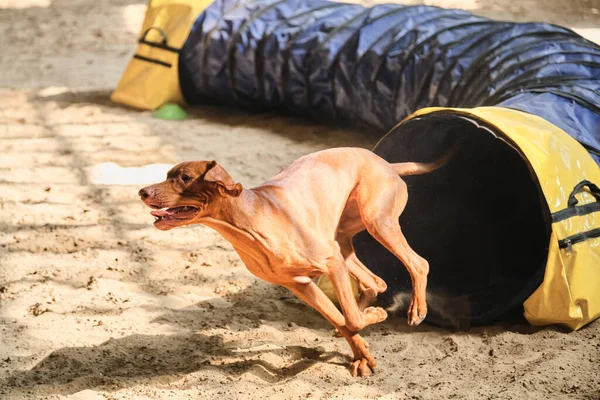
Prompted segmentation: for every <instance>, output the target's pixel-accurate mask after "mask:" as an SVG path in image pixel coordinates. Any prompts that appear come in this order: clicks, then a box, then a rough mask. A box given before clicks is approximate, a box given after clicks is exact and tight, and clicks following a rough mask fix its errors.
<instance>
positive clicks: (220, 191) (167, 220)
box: [138, 161, 242, 230]
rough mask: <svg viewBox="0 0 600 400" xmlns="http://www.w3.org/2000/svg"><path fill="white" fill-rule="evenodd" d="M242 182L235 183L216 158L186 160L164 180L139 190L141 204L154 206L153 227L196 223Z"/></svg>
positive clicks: (234, 194)
mask: <svg viewBox="0 0 600 400" xmlns="http://www.w3.org/2000/svg"><path fill="white" fill-rule="evenodd" d="M241 193H242V185H241V184H240V183H236V182H235V181H234V180H233V179H232V178H231V176H229V174H228V173H227V171H225V169H224V168H223V167H221V166H220V165H219V164H217V162H216V161H188V162H183V163H180V164H177V165H176V166H174V167H173V168H172V169H171V170H170V171H169V172H168V173H167V179H166V180H165V181H164V182H161V183H157V184H155V185H151V186H148V187H145V188H143V189H141V190H140V191H139V192H138V194H139V196H140V198H141V199H142V201H143V202H144V204H146V205H147V206H148V207H150V208H153V209H155V211H152V212H150V214H152V215H153V216H154V217H155V221H154V226H155V227H157V228H158V229H161V230H169V229H172V228H176V227H178V226H185V225H190V224H194V223H197V222H198V221H199V219H200V218H202V217H203V216H205V215H206V214H207V211H208V210H209V209H210V205H211V203H213V202H214V200H215V199H217V198H219V197H237V196H239V195H240V194H241Z"/></svg>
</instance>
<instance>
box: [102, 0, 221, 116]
mask: <svg viewBox="0 0 600 400" xmlns="http://www.w3.org/2000/svg"><path fill="white" fill-rule="evenodd" d="M211 3H212V0H150V1H149V3H148V9H147V11H146V16H145V18H144V23H143V25H142V30H141V33H140V39H139V42H138V47H137V50H136V53H135V55H134V57H133V58H132V59H131V61H130V62H129V64H128V65H127V68H126V69H125V72H124V73H123V76H122V77H121V80H120V81H119V84H118V85H117V88H116V89H115V90H114V92H113V93H112V95H111V100H112V101H114V102H116V103H121V104H124V105H127V106H130V107H134V108H140V109H145V110H154V109H156V108H158V107H160V106H162V105H163V104H165V103H178V104H181V105H183V104H184V99H183V96H182V94H181V89H180V87H179V74H178V62H179V50H180V49H181V47H182V46H183V44H184V43H185V40H186V39H187V37H188V34H189V32H190V29H191V27H192V25H193V24H194V21H195V20H196V18H197V17H198V15H200V13H201V12H202V11H204V9H205V8H206V7H207V6H208V5H210V4H211Z"/></svg>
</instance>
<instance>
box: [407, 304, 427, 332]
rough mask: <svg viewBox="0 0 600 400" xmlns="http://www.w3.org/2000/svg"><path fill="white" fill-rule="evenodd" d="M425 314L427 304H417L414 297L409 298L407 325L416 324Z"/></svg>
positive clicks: (421, 320)
mask: <svg viewBox="0 0 600 400" xmlns="http://www.w3.org/2000/svg"><path fill="white" fill-rule="evenodd" d="M426 316H427V305H426V304H425V305H423V306H419V305H417V302H416V301H415V299H414V298H413V299H411V301H410V306H409V307H408V325H410V326H417V325H419V324H420V323H421V322H423V320H424V319H425V317H426Z"/></svg>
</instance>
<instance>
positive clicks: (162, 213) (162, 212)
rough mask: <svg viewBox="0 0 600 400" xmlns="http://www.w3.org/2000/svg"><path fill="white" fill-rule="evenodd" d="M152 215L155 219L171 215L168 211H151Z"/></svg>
mask: <svg viewBox="0 0 600 400" xmlns="http://www.w3.org/2000/svg"><path fill="white" fill-rule="evenodd" d="M150 215H153V216H155V217H164V216H165V215H169V212H168V211H167V210H156V211H150Z"/></svg>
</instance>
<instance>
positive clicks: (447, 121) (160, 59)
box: [112, 0, 600, 329]
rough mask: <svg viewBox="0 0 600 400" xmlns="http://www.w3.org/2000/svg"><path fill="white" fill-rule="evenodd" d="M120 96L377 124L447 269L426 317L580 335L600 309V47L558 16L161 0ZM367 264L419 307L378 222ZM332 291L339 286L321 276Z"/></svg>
mask: <svg viewBox="0 0 600 400" xmlns="http://www.w3.org/2000/svg"><path fill="white" fill-rule="evenodd" d="M112 100H113V101H115V102H118V103H122V104H125V105H128V106H132V107H136V108H140V109H148V110H153V109H156V108H158V107H160V106H161V105H163V104H166V103H179V104H182V105H202V104H220V105H224V106H235V107H240V106H241V107H245V108H248V109H252V110H256V111H261V110H269V111H273V110H276V111H281V112H285V113H293V114H297V115H301V116H307V117H311V118H318V119H319V120H327V121H333V122H335V121H339V122H343V123H347V122H348V121H353V122H354V123H357V124H360V125H362V126H364V130H365V132H368V133H367V134H369V135H373V134H376V135H382V134H383V133H385V132H386V131H389V132H388V133H387V134H386V135H385V136H384V137H383V138H382V139H381V141H380V142H379V143H378V144H377V146H376V147H375V149H374V151H375V152H376V153H377V154H379V155H380V156H382V157H383V158H385V159H386V160H388V161H390V162H401V161H432V160H434V159H436V158H437V157H439V155H440V154H442V153H443V152H444V151H445V150H446V149H447V147H448V146H449V145H451V143H453V141H454V140H457V139H460V140H461V146H460V150H459V152H458V153H457V154H456V155H455V156H454V157H453V159H452V160H450V162H449V163H448V164H447V165H445V166H444V167H442V168H441V169H439V170H437V171H434V172H433V173H431V174H427V175H420V176H411V177H406V182H407V183H408V188H409V189H408V190H409V202H408V205H407V208H406V210H405V211H404V212H403V214H402V216H401V217H400V224H401V227H402V228H403V231H404V233H405V235H406V237H407V239H408V241H409V243H410V244H411V246H412V247H413V248H414V249H415V251H417V253H419V254H420V255H421V256H423V257H424V258H426V259H427V260H428V261H429V263H430V273H429V284H428V304H429V309H430V313H429V315H428V318H427V321H429V322H432V323H435V324H439V325H443V326H459V327H464V326H471V325H481V324H488V323H491V322H494V321H497V320H498V319H500V318H502V317H504V316H506V315H507V314H510V313H512V312H515V311H518V312H521V313H524V315H525V317H526V318H527V320H528V321H529V322H530V323H531V324H533V325H546V324H555V323H556V324H562V325H564V326H567V327H569V328H571V329H579V328H580V327H582V326H584V325H585V324H587V323H589V322H590V321H592V320H594V319H596V318H597V317H598V316H600V189H599V188H598V186H597V185H598V184H600V169H599V167H598V164H600V47H599V46H598V45H596V44H594V43H592V42H590V41H588V40H586V39H584V38H582V37H581V36H579V35H577V34H576V33H574V32H572V31H571V30H569V29H566V28H563V27H560V26H555V25H550V24H545V23H514V22H501V21H493V20H490V19H486V18H482V17H479V16H475V15H473V14H471V13H469V12H466V11H461V10H454V9H442V8H438V7H431V6H424V5H415V6H403V5H398V4H382V5H377V6H373V7H370V8H367V7H364V6H361V5H356V4H346V3H340V2H329V1H324V0H254V1H253V0H249V1H245V2H242V1H235V0H226V1H215V2H213V3H210V2H208V1H193V0H151V1H150V2H149V4H148V11H147V13H146V17H145V20H144V23H143V27H142V31H141V34H140V39H139V45H138V47H137V50H136V54H135V56H134V57H133V59H132V60H131V62H130V63H129V65H128V66H127V69H126V70H125V72H124V74H123V77H122V78H121V81H120V82H119V84H118V86H117V88H116V90H115V91H114V92H113V94H112ZM354 243H355V248H356V252H357V254H358V256H359V258H360V259H361V260H362V261H363V262H364V263H365V264H366V265H367V266H368V267H369V268H370V269H371V270H373V271H374V272H375V273H376V274H378V275H379V276H381V277H382V278H384V279H385V280H386V282H387V283H388V291H387V292H386V293H384V294H382V295H380V300H381V301H382V302H384V303H387V304H388V305H394V306H397V307H400V308H401V307H402V303H403V301H404V300H405V299H406V297H407V295H409V294H410V290H411V282H410V278H409V276H408V274H407V273H406V270H405V268H404V267H403V266H402V265H401V263H400V261H398V260H397V259H396V258H395V257H393V256H392V255H391V254H390V253H389V252H388V251H387V250H385V249H384V248H383V247H382V246H381V245H379V243H377V242H376V241H375V240H374V239H373V238H372V237H370V236H369V235H368V233H366V232H363V233H360V234H359V235H357V236H356V237H355V240H354ZM320 285H322V287H323V288H324V289H327V282H320Z"/></svg>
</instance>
